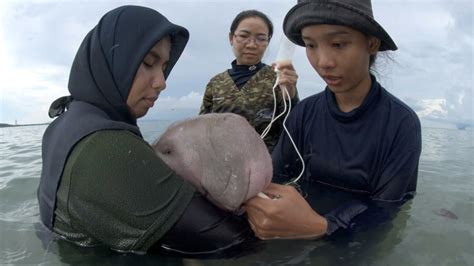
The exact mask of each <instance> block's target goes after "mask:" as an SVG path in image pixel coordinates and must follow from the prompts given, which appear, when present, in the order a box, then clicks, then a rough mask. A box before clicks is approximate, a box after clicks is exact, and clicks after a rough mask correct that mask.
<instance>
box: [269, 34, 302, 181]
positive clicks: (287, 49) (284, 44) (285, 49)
mask: <svg viewBox="0 0 474 266" xmlns="http://www.w3.org/2000/svg"><path fill="white" fill-rule="evenodd" d="M294 52H295V45H294V44H293V43H292V42H291V41H290V40H288V39H287V38H286V36H285V35H282V38H281V41H280V47H279V48H278V54H277V58H276V61H275V63H276V68H275V72H276V73H277V78H276V81H275V84H274V85H273V88H272V91H273V115H272V120H271V121H270V123H269V124H268V126H267V127H266V128H265V130H264V131H263V132H262V134H261V138H262V139H263V138H264V137H265V136H266V135H267V134H268V132H269V131H270V129H271V127H272V124H273V123H274V122H275V121H276V120H277V119H278V118H280V117H281V116H282V115H283V114H285V112H286V111H287V110H288V112H287V114H286V116H285V118H284V120H283V128H284V130H285V133H286V134H287V135H288V138H289V139H290V141H291V144H292V145H293V147H294V148H295V151H296V153H297V154H298V156H299V158H300V160H301V164H302V169H301V172H300V174H299V175H298V177H296V178H295V179H293V180H291V181H290V182H288V183H287V184H288V185H290V184H297V183H296V182H298V180H299V179H300V178H301V177H302V176H303V173H304V170H305V163H304V160H303V157H302V156H301V154H300V152H299V150H298V148H297V147H296V144H295V142H294V141H293V138H292V137H291V134H290V132H289V131H288V129H287V128H286V125H285V123H286V119H287V118H288V116H289V114H290V110H291V97H290V94H289V93H288V90H287V89H286V87H285V86H283V85H282V86H280V89H281V92H282V97H283V111H282V112H281V113H280V114H279V115H278V116H276V117H275V114H276V106H277V101H276V95H275V89H276V87H277V86H278V83H279V81H280V74H279V71H278V66H279V65H281V64H291V61H292V57H293V54H294ZM285 98H286V99H287V100H288V106H289V107H288V108H287V103H286V100H285Z"/></svg>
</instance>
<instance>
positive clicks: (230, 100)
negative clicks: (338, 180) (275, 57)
mask: <svg viewBox="0 0 474 266" xmlns="http://www.w3.org/2000/svg"><path fill="white" fill-rule="evenodd" d="M272 35H273V24H272V22H271V21H270V19H269V18H268V17H267V16H266V15H265V14H264V13H262V12H260V11H258V10H244V11H242V12H240V13H239V14H237V16H236V17H235V18H234V20H233V21H232V23H231V26H230V31H229V36H228V37H229V42H230V45H231V46H232V50H233V52H234V55H235V59H234V60H233V61H232V63H231V65H232V67H231V68H230V69H227V70H225V71H224V72H221V73H219V74H217V75H216V76H214V77H213V78H212V79H211V80H210V81H209V83H208V84H207V85H206V90H205V92H204V97H203V100H202V104H201V108H200V112H199V114H207V113H235V114H238V115H241V116H243V117H244V118H245V119H247V121H248V122H249V123H250V124H251V125H252V127H253V128H255V130H256V131H257V132H258V133H259V134H262V132H264V131H265V129H266V127H267V126H268V124H269V123H270V122H271V120H272V114H273V109H274V103H273V102H274V99H273V98H274V97H273V91H272V87H273V86H274V84H275V82H276V79H277V73H276V72H275V71H274V70H273V67H278V69H279V78H278V81H279V83H278V84H279V86H285V87H286V88H287V89H288V92H289V94H290V97H291V100H292V102H291V103H292V106H295V105H296V103H297V102H298V101H299V98H298V93H297V90H296V81H297V79H298V75H297V73H296V71H295V69H294V67H293V65H292V64H291V62H280V63H279V64H278V66H276V64H274V65H273V66H270V65H266V64H265V63H263V62H262V57H263V55H264V54H265V51H266V50H267V48H268V45H269V43H270V40H271V38H272ZM275 94H276V99H277V105H276V109H277V110H276V114H277V115H278V114H280V113H282V112H283V111H284V110H285V109H284V108H285V103H284V101H283V97H282V96H283V93H282V91H281V90H280V89H279V88H277V89H276V90H275ZM272 125H273V126H272V128H271V130H270V131H269V132H268V134H266V136H265V137H264V138H263V141H264V142H265V145H267V148H268V150H269V151H270V152H271V151H272V150H273V148H274V147H275V145H276V143H277V141H278V138H279V136H280V134H281V132H282V131H283V116H282V117H281V118H279V119H277V120H276V121H275V122H274V123H273V124H272Z"/></svg>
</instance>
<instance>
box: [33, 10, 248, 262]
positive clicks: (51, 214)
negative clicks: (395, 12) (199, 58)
mask: <svg viewBox="0 0 474 266" xmlns="http://www.w3.org/2000/svg"><path fill="white" fill-rule="evenodd" d="M188 38H189V33H188V31H187V30H186V29H185V28H183V27H180V26H177V25H174V24H172V23H170V22H169V21H168V20H167V19H166V18H165V17H164V16H162V15H161V14H160V13H158V12H156V11H155V10H152V9H149V8H145V7H138V6H122V7H119V8H116V9H114V10H112V11H110V12H108V13H107V14H105V15H104V16H103V17H102V19H101V20H100V21H99V23H98V25H97V26H95V27H94V28H93V29H92V30H91V31H90V32H89V33H88V34H87V36H86V37H85V39H84V41H83V42H82V44H81V46H80V48H79V50H78V52H77V55H76V57H75V59H74V62H73V65H72V69H71V73H70V77H69V85H68V88H69V92H70V93H71V95H70V96H67V97H62V98H60V99H58V100H56V101H54V102H53V104H52V105H51V109H50V112H49V114H50V116H51V117H54V116H59V117H58V118H57V119H56V120H55V121H53V122H52V123H51V124H50V126H49V127H48V128H47V129H46V132H45V134H44V136H43V145H42V149H43V150H42V156H43V168H42V173H41V180H40V185H39V189H38V201H39V206H40V214H41V221H42V222H43V224H44V225H45V226H46V227H47V228H49V229H50V230H52V231H54V232H55V233H57V234H59V235H60V236H61V237H62V238H64V239H66V240H69V241H72V242H74V243H76V244H78V245H81V246H95V245H106V246H108V247H110V248H112V249H114V250H119V251H125V252H141V253H143V252H146V251H147V250H149V249H150V248H151V247H157V246H161V247H163V248H165V249H168V250H174V251H178V252H182V253H193V254H199V253H209V252H215V251H217V250H221V249H224V247H230V246H233V245H235V244H238V243H240V242H242V241H244V239H246V237H247V236H248V235H250V234H251V230H249V228H248V225H247V223H246V221H244V220H243V219H241V218H240V217H236V216H232V215H230V214H227V213H225V212H223V211H221V210H219V209H217V208H215V207H214V206H213V205H212V204H210V203H209V202H207V201H206V200H205V199H203V198H202V197H201V196H199V195H198V194H197V193H195V191H194V189H193V188H192V187H191V185H189V184H187V183H185V182H184V181H183V180H182V179H181V178H180V177H179V176H177V175H176V174H175V173H174V172H173V171H172V170H171V169H170V168H169V167H168V166H167V165H166V164H165V163H164V162H163V161H162V160H161V159H159V158H158V157H157V156H156V155H155V153H154V151H153V150H152V148H151V147H150V146H149V145H148V143H146V142H145V141H144V140H143V138H142V135H141V133H140V130H139V128H138V127H137V122H136V119H137V118H140V117H142V116H144V115H145V114H146V113H147V111H148V109H149V108H151V107H152V106H153V104H154V102H155V101H156V99H157V98H158V96H159V94H160V92H161V91H162V90H164V89H165V87H166V81H165V79H166V78H167V76H168V75H169V73H170V71H171V69H172V68H173V66H174V64H175V63H176V61H177V60H178V58H179V56H180V55H181V53H182V51H183V49H184V47H185V45H186V43H187V41H188ZM196 217H197V218H196ZM210 225H213V226H214V227H211V228H210V229H209V226H210ZM216 225H217V226H216ZM203 228H208V230H202V229H203Z"/></svg>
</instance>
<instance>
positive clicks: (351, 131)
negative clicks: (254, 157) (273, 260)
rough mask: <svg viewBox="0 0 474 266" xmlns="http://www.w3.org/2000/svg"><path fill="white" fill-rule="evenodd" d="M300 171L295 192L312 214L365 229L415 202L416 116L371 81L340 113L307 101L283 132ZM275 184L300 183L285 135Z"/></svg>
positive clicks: (319, 98) (331, 227)
mask: <svg viewBox="0 0 474 266" xmlns="http://www.w3.org/2000/svg"><path fill="white" fill-rule="evenodd" d="M286 126H287V128H288V130H289V132H290V133H291V136H292V137H293V139H294V141H295V144H296V145H297V147H298V149H299V151H300V153H301V155H302V156H303V160H304V161H305V164H306V168H305V172H304V175H303V177H302V178H301V179H300V181H299V182H298V184H299V185H300V187H301V189H302V191H303V194H304V195H305V196H306V199H307V200H308V202H309V203H310V204H311V206H312V207H313V208H314V209H315V211H317V212H318V213H319V214H321V215H324V216H325V217H326V219H327V221H328V231H327V234H328V235H330V234H332V233H333V232H335V231H336V230H338V229H339V228H344V229H347V230H349V229H355V228H361V227H362V228H363V227H371V225H370V224H373V222H376V221H377V220H386V219H387V218H388V219H390V217H392V216H393V214H394V213H396V210H397V209H398V207H399V206H400V205H401V204H403V203H404V202H405V201H406V200H408V199H410V198H412V197H413V196H414V195H415V191H416V183H417V175H418V162H419V158H420V153H421V129H420V122H419V119H418V117H417V115H416V113H415V112H414V111H413V110H411V109H410V108H409V107H408V106H407V105H405V104H404V103H403V102H402V101H400V100H399V99H397V98H396V97H395V96H393V95H391V94H390V93H388V92H387V91H386V90H385V89H384V88H383V87H382V86H381V85H380V84H379V83H378V82H377V81H376V79H375V77H373V76H372V86H371V88H370V91H369V93H368V95H367V96H366V98H365V99H364V101H363V103H362V104H361V106H359V107H358V108H356V109H354V110H352V111H351V112H348V113H344V112H342V111H340V110H339V108H338V106H337V102H336V99H335V95H334V94H333V93H332V92H331V91H330V90H329V89H328V88H326V89H325V91H323V92H321V93H319V94H316V95H313V96H311V97H308V98H307V99H305V100H303V101H302V102H301V103H299V104H298V105H297V106H296V107H295V108H294V109H293V111H292V112H291V114H290V117H289V118H288V121H287V124H286ZM272 159H273V168H274V181H276V182H286V181H289V180H290V179H292V178H295V177H297V176H298V175H299V173H300V171H301V167H302V164H301V162H300V160H299V157H298V155H297V154H296V152H295V149H294V148H293V146H292V144H291V142H290V140H289V138H288V135H287V134H286V133H283V134H282V135H281V137H280V140H279V142H278V144H277V146H276V147H275V150H274V151H273V154H272Z"/></svg>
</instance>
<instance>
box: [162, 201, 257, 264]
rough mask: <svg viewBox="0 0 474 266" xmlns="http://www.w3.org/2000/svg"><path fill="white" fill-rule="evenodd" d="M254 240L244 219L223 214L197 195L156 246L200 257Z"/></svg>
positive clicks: (224, 212)
mask: <svg viewBox="0 0 474 266" xmlns="http://www.w3.org/2000/svg"><path fill="white" fill-rule="evenodd" d="M246 240H255V238H254V234H253V232H252V230H251V229H250V226H249V224H248V222H247V219H245V217H244V216H238V215H234V214H232V213H230V212H226V211H223V210H221V209H219V208H217V207H216V206H214V205H213V204H211V203H210V202H209V201H208V200H207V199H206V198H204V197H203V196H202V195H200V194H199V193H197V192H196V193H195V195H194V197H193V199H192V200H191V203H190V204H189V206H188V207H187V208H186V210H185V212H184V214H183V215H182V216H181V218H180V219H179V220H178V222H177V223H176V224H175V225H174V227H173V228H172V229H171V230H170V231H168V232H167V233H166V234H165V235H164V236H163V238H162V239H161V240H160V242H159V243H158V245H155V247H154V249H155V248H157V246H159V247H161V248H163V249H165V250H167V251H171V252H176V253H181V254H187V255H201V254H211V253H216V252H219V251H223V250H226V249H229V248H231V247H234V246H237V245H238V244H241V243H243V242H245V241H246Z"/></svg>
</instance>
